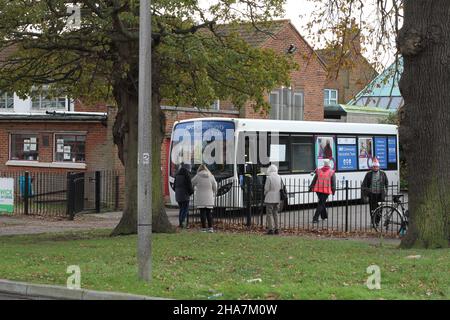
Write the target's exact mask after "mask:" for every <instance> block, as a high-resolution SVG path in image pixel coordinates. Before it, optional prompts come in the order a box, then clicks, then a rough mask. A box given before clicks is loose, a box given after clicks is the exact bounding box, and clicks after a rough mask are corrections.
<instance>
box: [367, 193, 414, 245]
mask: <svg viewBox="0 0 450 320" xmlns="http://www.w3.org/2000/svg"><path fill="white" fill-rule="evenodd" d="M403 197H404V195H402V194H398V195H393V196H392V204H381V205H380V206H379V207H378V208H376V209H375V210H374V211H373V213H372V227H373V228H374V229H375V230H376V231H377V232H379V233H383V232H386V233H388V232H391V233H394V232H395V233H396V234H397V235H400V236H404V235H405V234H406V232H407V230H408V219H409V211H408V210H407V209H406V208H405V206H404V203H403V202H402V201H401V198H403ZM400 210H401V211H400Z"/></svg>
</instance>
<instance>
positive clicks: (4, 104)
mask: <svg viewBox="0 0 450 320" xmlns="http://www.w3.org/2000/svg"><path fill="white" fill-rule="evenodd" d="M13 109H14V95H13V94H11V93H7V92H2V91H0V110H13Z"/></svg>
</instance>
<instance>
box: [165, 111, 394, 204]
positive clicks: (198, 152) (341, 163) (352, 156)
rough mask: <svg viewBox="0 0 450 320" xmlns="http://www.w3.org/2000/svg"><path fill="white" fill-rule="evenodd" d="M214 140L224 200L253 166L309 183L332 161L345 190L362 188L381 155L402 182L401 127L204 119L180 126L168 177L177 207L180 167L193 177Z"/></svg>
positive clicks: (173, 141) (391, 180) (260, 172)
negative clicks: (185, 166)
mask: <svg viewBox="0 0 450 320" xmlns="http://www.w3.org/2000/svg"><path fill="white" fill-rule="evenodd" d="M196 141H197V142H199V141H200V143H196ZM211 141H216V143H217V144H216V145H215V147H216V148H215V149H216V150H215V151H212V156H213V157H212V158H214V153H217V147H218V146H219V148H220V150H223V152H222V155H221V156H220V159H221V161H220V162H213V163H211V159H209V161H207V166H208V168H209V170H210V171H211V172H212V174H213V175H214V177H215V178H216V180H217V181H218V182H219V185H220V189H219V191H218V197H221V198H222V199H226V198H227V193H228V192H229V191H231V187H230V186H231V185H236V184H241V183H242V178H243V176H244V175H245V174H246V168H247V167H249V164H251V167H252V171H253V172H255V171H256V174H257V175H264V172H265V169H266V168H267V167H268V165H269V164H270V163H274V164H275V165H276V166H277V167H278V169H279V174H280V175H281V177H282V178H283V179H284V180H285V181H292V180H296V181H307V180H311V178H312V176H311V173H312V172H314V170H315V169H316V168H318V167H321V166H322V165H323V160H324V159H330V160H331V166H332V168H333V169H334V170H335V172H336V179H337V182H338V188H339V187H340V186H342V185H343V183H345V181H346V180H348V181H352V182H353V183H356V184H358V185H359V184H360V182H361V181H362V180H363V179H364V176H365V174H366V173H367V171H368V170H369V169H370V167H371V161H372V158H373V157H374V156H376V157H377V158H378V161H379V163H380V169H382V170H384V171H385V172H386V174H387V176H388V179H389V183H390V184H394V185H398V184H399V179H400V173H399V168H400V165H399V144H398V128H397V126H395V125H387V124H364V123H338V122H313V121H285V120H262V119H231V118H198V119H189V120H184V121H179V122H176V123H175V124H174V128H173V131H172V137H171V146H170V154H169V175H168V179H169V186H170V187H169V190H170V201H171V203H172V204H176V201H175V193H174V190H173V182H174V178H175V173H176V170H177V169H178V166H179V165H180V164H181V163H182V162H184V163H188V165H189V169H190V170H191V173H192V174H195V172H196V170H197V168H198V166H199V165H200V163H204V162H205V161H204V160H205V159H204V153H203V152H204V151H208V150H207V148H208V146H209V145H210V143H211ZM182 143H184V146H188V148H189V149H190V150H191V153H189V156H188V159H187V161H186V159H185V158H183V159H185V161H183V160H180V159H182V157H183V156H184V155H180V154H179V153H180V151H179V150H181V149H182V148H180V145H179V144H182ZM262 149H264V150H262ZM207 153H208V152H207ZM219 153H220V152H219ZM296 185H298V186H300V184H296ZM287 186H288V190H287V191H288V193H290V194H293V193H295V192H296V191H298V190H292V186H290V185H289V184H287ZM289 188H291V189H290V190H289ZM234 193H235V192H234ZM353 195H354V197H359V196H360V194H356V193H353ZM228 197H230V196H228ZM232 198H233V200H232V201H234V202H236V203H233V204H232V206H234V207H239V206H242V205H243V202H242V196H236V194H234V195H233V197H232ZM308 199H309V200H308V202H310V201H316V200H315V198H313V197H308ZM228 200H230V199H228ZM302 201H303V200H302V197H293V198H290V199H289V200H288V204H289V205H295V204H300V202H302ZM223 202H224V203H229V201H223Z"/></svg>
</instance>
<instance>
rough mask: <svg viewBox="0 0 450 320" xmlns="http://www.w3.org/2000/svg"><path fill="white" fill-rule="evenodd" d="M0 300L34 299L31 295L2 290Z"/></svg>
mask: <svg viewBox="0 0 450 320" xmlns="http://www.w3.org/2000/svg"><path fill="white" fill-rule="evenodd" d="M0 300H32V299H30V298H29V297H25V296H19V295H13V294H7V293H2V292H0Z"/></svg>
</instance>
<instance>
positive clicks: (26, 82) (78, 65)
mask: <svg viewBox="0 0 450 320" xmlns="http://www.w3.org/2000/svg"><path fill="white" fill-rule="evenodd" d="M76 2H77V3H78V4H80V5H81V24H80V25H79V26H70V27H68V26H67V25H66V22H67V20H68V16H69V14H67V7H66V6H67V4H66V3H67V1H65V0H45V1H44V0H20V1H9V0H0V15H1V17H2V18H1V20H0V50H10V49H11V48H14V54H12V55H11V56H9V57H8V59H7V61H3V62H1V63H0V65H1V66H0V89H1V90H4V91H10V92H12V91H14V92H17V93H18V94H19V95H22V96H25V95H27V94H29V92H30V91H31V89H32V88H35V89H36V88H37V89H40V88H42V86H43V85H49V86H50V89H51V92H52V93H54V94H66V93H68V94H69V95H70V96H72V97H83V99H84V100H89V101H91V102H92V101H98V100H103V101H105V100H109V101H114V102H116V104H117V107H118V115H117V118H116V120H115V124H114V128H113V134H114V142H115V143H116V145H117V146H118V150H119V157H120V159H121V161H122V162H123V164H124V166H125V173H126V182H125V189H126V191H125V192H126V194H125V198H126V204H125V208H124V214H123V217H122V220H121V221H120V223H119V224H118V226H117V227H116V228H115V230H114V231H113V234H114V235H119V234H130V233H135V232H136V231H137V222H136V220H137V212H136V211H137V203H136V202H137V197H136V194H137V192H136V188H137V168H136V164H137V134H138V133H137V122H138V121H137V119H138V114H137V110H138V108H137V105H138V84H137V81H138V45H139V34H138V31H139V30H138V23H139V1H137V0H103V1H90V0H85V1H76ZM199 2H201V1H192V0H155V1H152V17H153V18H152V19H153V20H152V35H151V38H152V45H153V58H152V88H151V90H152V94H153V98H152V105H153V108H152V116H153V124H152V130H153V132H152V136H153V139H154V140H153V141H154V143H153V154H154V157H153V159H154V161H153V169H152V175H153V210H154V211H153V229H154V231H156V232H158V231H159V232H167V231H170V230H171V226H170V223H169V221H168V219H167V215H166V213H165V210H164V203H163V195H162V187H161V186H162V185H163V183H162V181H161V169H160V168H161V164H160V156H159V155H160V146H161V142H162V138H163V128H164V117H163V113H162V112H161V108H160V102H161V99H162V98H164V99H167V100H169V101H170V102H171V103H173V104H174V105H176V106H185V105H195V106H208V105H211V104H212V102H213V101H214V100H215V99H221V100H230V101H231V102H232V103H234V105H235V106H237V107H242V106H243V105H244V104H245V103H246V102H251V103H252V104H253V105H254V107H255V108H267V107H268V105H267V103H266V102H265V99H264V98H265V96H266V94H267V91H268V90H270V89H272V88H274V87H275V86H278V85H282V84H288V82H289V72H290V70H291V69H292V68H293V67H294V64H293V63H292V62H291V61H289V60H288V59H287V58H285V57H280V56H279V55H277V54H275V53H274V52H273V51H270V50H262V49H258V48H254V47H251V46H250V45H248V44H247V43H245V42H244V41H243V40H242V39H241V38H240V37H239V34H238V33H236V32H226V30H230V28H229V26H230V25H231V26H232V25H236V24H240V23H243V22H245V25H246V27H248V28H253V29H255V28H256V29H258V30H260V32H264V29H265V27H264V26H265V23H266V21H268V20H271V19H273V18H275V17H278V16H279V15H280V14H281V13H282V5H283V3H284V0H217V1H212V4H210V5H208V6H207V7H200V5H199ZM224 24H227V25H228V27H224V26H223V25H224ZM231 29H233V28H231ZM149 89H150V88H149Z"/></svg>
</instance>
